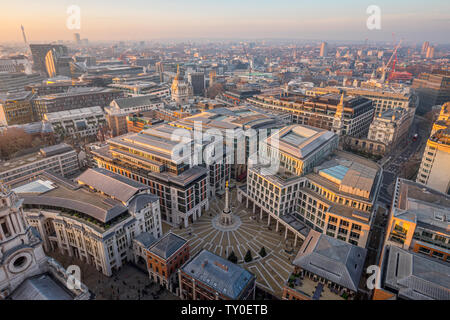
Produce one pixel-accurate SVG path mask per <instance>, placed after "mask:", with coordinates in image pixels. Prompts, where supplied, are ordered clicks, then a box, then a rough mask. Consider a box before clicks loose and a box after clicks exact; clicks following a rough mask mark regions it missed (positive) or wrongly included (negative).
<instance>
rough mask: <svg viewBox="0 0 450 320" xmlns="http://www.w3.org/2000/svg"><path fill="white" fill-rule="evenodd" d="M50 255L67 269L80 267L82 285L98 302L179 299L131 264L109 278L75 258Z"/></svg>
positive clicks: (54, 253)
mask: <svg viewBox="0 0 450 320" xmlns="http://www.w3.org/2000/svg"><path fill="white" fill-rule="evenodd" d="M47 255H49V256H51V257H52V258H54V259H56V260H57V261H58V262H59V263H60V264H61V265H62V266H63V267H65V268H67V267H68V266H69V265H78V266H79V267H80V271H81V282H83V283H84V284H85V285H86V286H87V287H88V288H89V290H91V291H92V292H93V293H94V294H95V299H96V300H154V299H160V300H178V299H179V298H178V297H177V296H175V295H174V294H172V293H171V292H169V291H167V290H166V289H161V288H160V286H159V285H157V284H156V283H154V282H152V281H150V279H149V277H148V274H147V273H144V272H143V271H141V270H139V269H137V267H135V266H133V265H131V264H126V265H124V266H123V267H122V268H121V270H119V271H117V272H115V273H114V275H113V276H112V277H107V276H105V275H103V274H102V273H100V272H98V271H97V270H96V269H95V267H93V266H91V265H88V264H86V263H84V262H82V261H80V260H78V259H75V258H74V257H69V256H64V255H61V254H59V253H58V252H50V253H47Z"/></svg>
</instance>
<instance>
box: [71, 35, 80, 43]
mask: <svg viewBox="0 0 450 320" xmlns="http://www.w3.org/2000/svg"><path fill="white" fill-rule="evenodd" d="M73 38H74V41H75V43H76V44H80V43H81V37H80V34H79V33H74V35H73Z"/></svg>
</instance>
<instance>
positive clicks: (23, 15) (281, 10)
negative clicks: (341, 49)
mask: <svg viewBox="0 0 450 320" xmlns="http://www.w3.org/2000/svg"><path fill="white" fill-rule="evenodd" d="M0 1H1V2H3V3H2V4H1V5H0V42H5V41H8V42H9V41H15V42H19V41H22V35H21V31H20V25H21V24H23V25H24V27H25V30H26V33H27V37H28V40H29V42H33V41H49V40H50V41H53V40H72V39H73V33H74V32H79V33H80V34H81V37H82V38H89V40H90V41H97V40H157V39H162V38H190V39H195V38H240V39H243V38H245V39H251V38H296V39H323V40H362V41H363V40H364V39H366V38H368V39H369V40H373V41H376V40H386V41H390V40H392V33H395V35H396V37H397V39H400V38H403V39H405V40H406V41H418V42H420V41H423V40H429V41H431V42H440V43H450V36H449V35H450V1H448V0H427V1H424V0H409V1H408V0H370V1H366V0H352V1H350V0H221V1H219V0H120V1H117V0H68V1H67V0H8V1H7V0H0ZM70 5H78V6H79V7H80V9H81V29H80V30H78V31H77V30H69V29H68V28H67V27H66V21H67V18H68V16H69V15H68V14H67V8H68V7H69V6H70ZM369 5H378V6H379V7H380V8H381V30H375V31H370V30H368V29H367V27H366V20H367V18H368V15H367V14H366V9H367V7H368V6H369Z"/></svg>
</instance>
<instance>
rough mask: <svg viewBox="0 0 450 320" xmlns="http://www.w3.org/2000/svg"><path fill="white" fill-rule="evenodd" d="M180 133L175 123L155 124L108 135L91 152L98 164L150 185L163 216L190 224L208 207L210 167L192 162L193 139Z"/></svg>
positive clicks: (175, 223) (166, 218)
mask: <svg viewBox="0 0 450 320" xmlns="http://www.w3.org/2000/svg"><path fill="white" fill-rule="evenodd" d="M180 135H181V132H178V133H177V131H176V128H174V127H171V126H168V125H166V124H163V125H156V126H153V127H152V128H149V129H147V130H144V131H142V132H140V133H129V134H125V135H122V136H118V137H115V138H112V139H109V140H108V145H109V146H107V147H105V148H100V149H97V150H95V151H92V153H93V154H94V160H95V161H96V162H97V166H98V167H101V168H105V169H107V170H110V171H113V172H116V173H118V174H121V175H124V176H126V177H128V178H131V179H133V180H136V181H139V182H141V183H143V184H146V185H148V186H150V189H151V191H152V193H154V194H156V195H157V196H159V198H160V202H161V217H162V219H163V220H164V221H166V222H168V223H169V224H171V225H177V226H178V225H179V226H185V227H187V226H188V225H189V224H190V223H192V222H194V221H195V220H197V218H199V217H200V216H201V215H202V214H203V213H204V212H205V210H208V208H209V200H208V195H209V189H210V186H209V184H208V171H209V170H208V169H209V168H206V167H204V166H201V165H194V164H192V165H191V164H190V163H189V159H192V153H191V152H192V146H193V141H192V140H190V141H183V140H182V137H183V136H182V135H181V136H180ZM184 137H185V136H184ZM182 150H186V151H189V152H187V153H186V152H184V151H183V152H181V151H182ZM200 150H202V151H203V150H204V149H203V147H200ZM215 160H216V159H213V163H214V164H215ZM218 160H220V159H218ZM216 162H218V161H216Z"/></svg>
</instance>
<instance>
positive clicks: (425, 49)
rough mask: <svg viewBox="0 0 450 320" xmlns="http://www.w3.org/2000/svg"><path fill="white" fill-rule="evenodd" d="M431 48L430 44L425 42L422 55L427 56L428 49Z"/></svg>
mask: <svg viewBox="0 0 450 320" xmlns="http://www.w3.org/2000/svg"><path fill="white" fill-rule="evenodd" d="M429 46H430V42H428V41H425V42H424V43H423V44H422V52H421V53H422V54H426V53H427V51H428V47H429Z"/></svg>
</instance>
